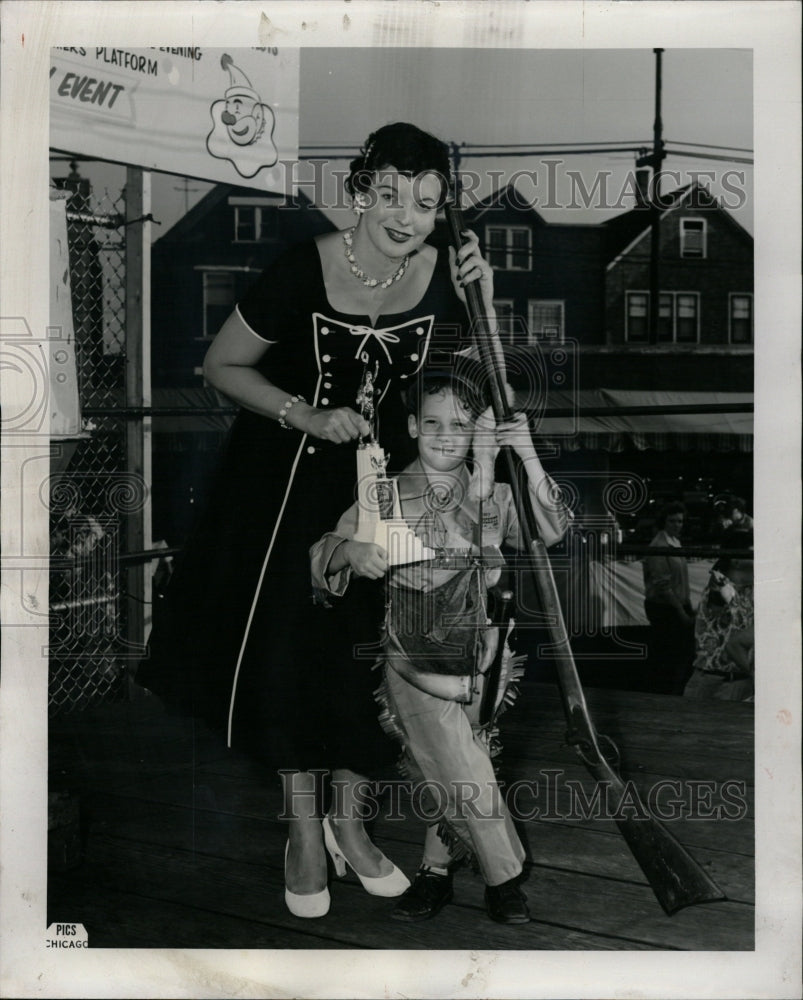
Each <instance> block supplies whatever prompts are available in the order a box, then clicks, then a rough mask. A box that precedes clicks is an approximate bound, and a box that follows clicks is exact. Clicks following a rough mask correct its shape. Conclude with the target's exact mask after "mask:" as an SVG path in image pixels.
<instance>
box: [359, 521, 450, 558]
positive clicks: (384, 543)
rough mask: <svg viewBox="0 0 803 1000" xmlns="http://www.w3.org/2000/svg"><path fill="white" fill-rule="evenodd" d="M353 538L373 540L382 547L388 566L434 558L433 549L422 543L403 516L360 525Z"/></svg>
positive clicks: (366, 540) (361, 540)
mask: <svg viewBox="0 0 803 1000" xmlns="http://www.w3.org/2000/svg"><path fill="white" fill-rule="evenodd" d="M354 538H355V541H358V542H373V544H374V545H379V546H380V547H381V548H383V549H384V550H385V552H387V554H388V565H390V566H404V565H406V564H407V563H417V562H426V561H427V560H429V559H434V558H435V550H434V549H430V548H428V547H427V546H426V545H424V543H423V542H422V541H421V539H420V538H419V537H418V536H417V535H416V533H415V532H414V531H413V530H412V529H411V528H410V527H409V525H408V524H407V522H406V521H405V520H404V519H403V518H392V519H390V520H387V521H374V522H373V523H371V524H368V525H361V526H360V530H358V531H357V534H356V535H355V536H354Z"/></svg>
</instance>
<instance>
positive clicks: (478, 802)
mask: <svg viewBox="0 0 803 1000" xmlns="http://www.w3.org/2000/svg"><path fill="white" fill-rule="evenodd" d="M385 679H386V686H387V690H388V692H389V695H390V708H391V711H392V712H393V713H394V714H395V715H396V717H397V719H398V722H399V724H400V726H401V728H402V729H403V730H404V732H405V733H406V736H407V739H406V743H405V745H406V749H407V751H408V753H409V755H410V756H411V757H412V758H413V761H414V763H415V764H416V765H417V766H418V768H419V769H420V771H421V773H422V774H423V776H424V778H425V779H426V780H427V781H429V782H433V783H436V789H437V791H436V793H435V794H436V797H442V796H443V793H445V794H446V798H445V799H442V802H441V804H445V805H446V808H445V810H444V814H445V816H446V818H447V822H448V823H449V825H450V826H451V827H452V828H453V829H454V831H455V833H457V835H458V836H459V837H460V839H461V840H463V841H464V842H466V844H467V845H469V846H470V847H471V849H472V850H473V852H474V854H475V856H476V858H477V862H478V864H479V868H480V871H481V873H482V876H483V879H484V880H485V883H486V885H500V884H501V883H502V882H507V881H508V879H511V878H515V877H516V876H517V875H518V874H519V873H520V872H521V870H522V861H523V860H524V848H523V847H522V846H521V841H520V840H519V838H518V835H517V834H516V830H515V828H514V826H513V821H512V820H511V818H510V814H509V813H508V811H507V808H506V807H505V805H504V803H503V802H502V796H501V794H500V791H499V786H498V785H497V783H496V776H495V775H494V770H493V766H492V764H491V759H490V757H489V756H488V751H487V749H486V748H485V747H484V746H483V744H482V743H481V742H480V741H479V740H478V739H476V738H475V736H474V731H473V729H472V723H473V724H474V725H476V723H477V713H478V711H479V705H480V700H481V695H475V696H474V700H473V702H472V703H471V704H470V705H463V704H460V703H459V702H456V701H446V700H445V699H443V698H435V697H434V696H433V695H430V694H427V693H426V692H425V691H420V690H419V689H418V688H416V687H414V686H413V685H412V684H409V683H408V682H407V681H406V680H404V678H403V677H401V676H400V675H399V674H397V673H396V671H395V670H394V669H393V668H392V667H389V666H388V667H385ZM441 789H443V792H441ZM426 861H427V859H426V858H425V863H426Z"/></svg>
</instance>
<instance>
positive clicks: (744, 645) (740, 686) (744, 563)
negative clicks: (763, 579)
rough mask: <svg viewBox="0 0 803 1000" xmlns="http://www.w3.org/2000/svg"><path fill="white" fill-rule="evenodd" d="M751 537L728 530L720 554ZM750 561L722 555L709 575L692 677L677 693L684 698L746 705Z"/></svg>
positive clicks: (750, 685)
mask: <svg viewBox="0 0 803 1000" xmlns="http://www.w3.org/2000/svg"><path fill="white" fill-rule="evenodd" d="M752 543H753V535H752V532H749V531H743V530H741V529H740V528H730V529H729V530H728V531H727V532H726V533H725V535H724V536H723V538H722V546H723V548H725V549H745V556H748V555H749V554H750V553H749V552H748V550H749V549H750V548H751V547H752ZM754 615H755V612H754V604H753V560H752V558H739V557H738V556H737V557H734V556H724V557H723V558H721V559H719V560H717V562H716V563H714V566H713V568H712V570H711V576H710V579H709V581H708V587H707V588H706V591H705V594H704V595H703V599H702V601H701V602H700V607H699V608H698V609H697V618H696V621H695V627H694V636H695V647H696V656H695V659H694V673H693V674H692V675H691V678H690V679H689V682H688V684H687V685H686V689H685V691H684V692H683V693H684V695H685V697H687V698H716V699H717V700H718V701H746V700H748V699H749V698H751V697H752V696H753V690H754V680H753V675H754V656H755V654H754V644H755V638H754V631H753V626H754Z"/></svg>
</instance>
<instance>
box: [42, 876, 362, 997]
mask: <svg viewBox="0 0 803 1000" xmlns="http://www.w3.org/2000/svg"><path fill="white" fill-rule="evenodd" d="M47 913H48V917H47V923H48V926H50V924H52V923H73V922H80V923H82V924H83V925H84V926H85V927H86V929H87V935H88V938H89V947H90V948H120V947H125V948H165V947H171V948H231V947H234V944H233V942H236V941H248V942H250V943H249V944H248V947H250V948H341V947H342V945H341V943H340V942H338V941H333V940H331V939H329V938H326V937H322V936H320V935H310V934H307V933H305V932H304V930H303V928H299V929H298V930H295V929H294V928H291V927H282V928H276V927H273V926H271V925H270V924H258V923H255V922H254V921H252V920H248V919H247V918H245V917H231V916H228V915H226V914H223V913H211V914H210V913H209V912H208V911H207V910H203V909H199V908H198V907H194V906H183V905H181V904H179V903H171V902H167V901H165V900H164V899H161V898H160V897H159V896H158V895H153V894H152V893H149V894H146V895H137V894H135V893H131V892H120V891H118V890H116V889H111V888H109V887H108V886H105V887H104V888H103V889H102V891H99V889H98V887H97V886H96V885H95V884H93V883H92V882H87V881H86V879H85V877H80V878H79V877H76V875H75V873H71V874H70V875H56V876H51V878H50V879H49V882H48V909H47ZM76 914H78V916H77V917H76V916H75V915H76ZM165 942H170V943H169V945H166V944H165ZM118 982H119V981H118ZM119 985H121V986H123V987H125V986H126V985H127V984H126V983H124V982H123V983H120V984H119ZM131 985H132V986H133V984H131Z"/></svg>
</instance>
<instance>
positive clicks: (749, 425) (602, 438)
mask: <svg viewBox="0 0 803 1000" xmlns="http://www.w3.org/2000/svg"><path fill="white" fill-rule="evenodd" d="M752 404H753V394H752V393H749V392H685V391H675V390H665V391H663V390H649V389H645V390H630V389H593V390H592V389H585V390H580V391H579V392H573V393H570V392H559V391H558V392H556V391H551V392H550V393H549V399H548V401H547V409H546V411H545V414H546V415H544V416H543V417H541V418H540V419H538V418H536V432H537V433H538V434H539V436H540V437H541V439H542V440H544V439H545V440H546V441H548V442H553V443H554V444H560V445H561V446H562V447H563V448H564V449H566V450H569V451H575V450H577V449H578V448H589V449H601V450H604V451H622V450H624V448H625V447H626V446H627V445H628V444H631V445H633V446H634V447H636V448H638V449H639V450H644V449H647V448H654V449H658V450H661V451H668V450H671V449H677V450H680V451H752V450H753V413H752V412H741V411H743V410H744V409H745V407H751V406H752ZM729 406H733V407H734V409H733V410H728V407H729ZM642 410H643V411H645V412H632V411H642ZM555 412H557V413H558V414H559V415H554V416H550V415H549V414H550V413H555Z"/></svg>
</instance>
